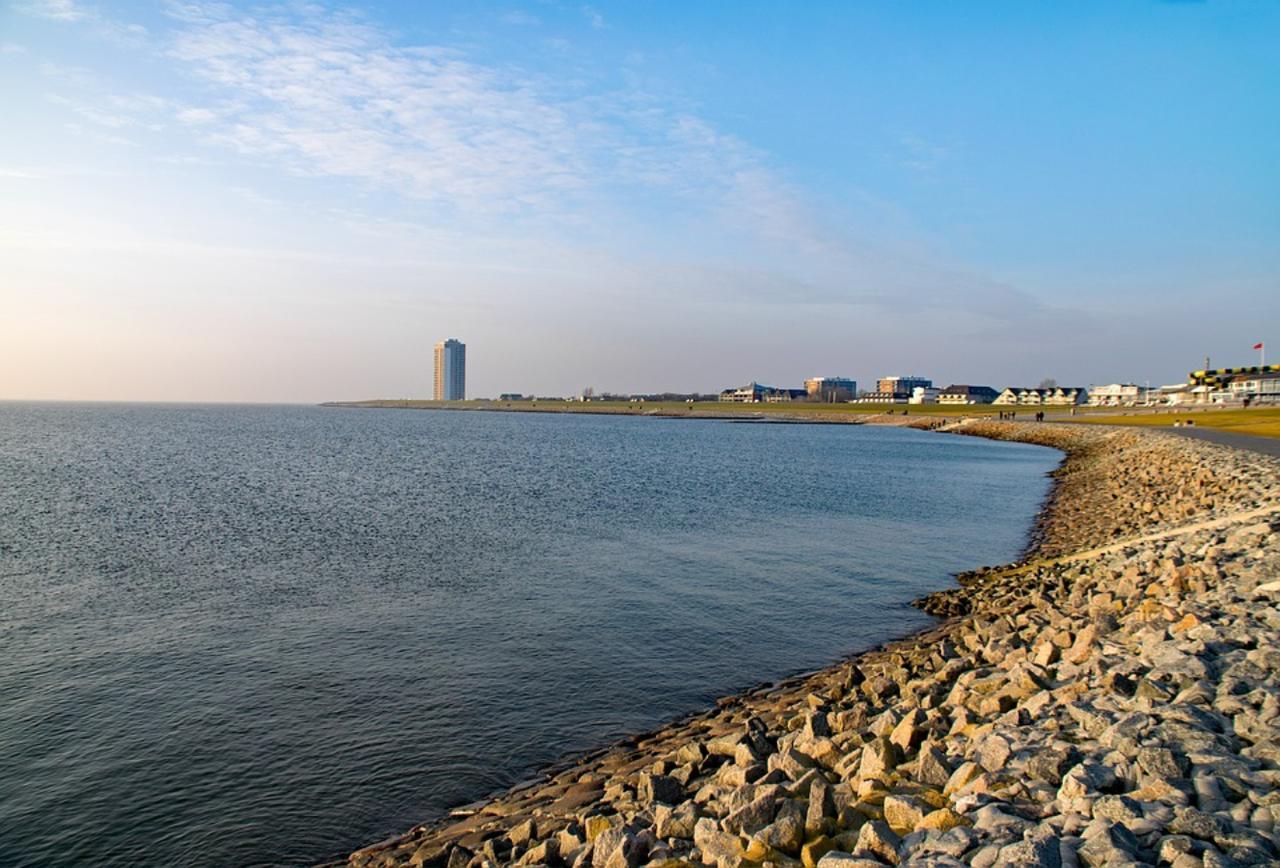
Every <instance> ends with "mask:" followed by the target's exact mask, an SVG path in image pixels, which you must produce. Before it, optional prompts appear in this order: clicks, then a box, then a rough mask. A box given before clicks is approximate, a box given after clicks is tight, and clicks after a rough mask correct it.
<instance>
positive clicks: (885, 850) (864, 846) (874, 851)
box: [854, 820, 902, 864]
mask: <svg viewBox="0 0 1280 868" xmlns="http://www.w3.org/2000/svg"><path fill="white" fill-rule="evenodd" d="M901 843H902V839H901V838H899V837H898V836H897V835H896V834H895V833H894V831H893V830H892V829H890V828H889V825H888V824H887V823H885V822H883V821H882V820H872V821H871V822H870V823H867V824H866V825H864V826H863V827H862V828H861V829H859V830H858V846H857V848H856V849H855V850H854V852H855V853H869V854H871V855H872V856H875V857H876V858H877V859H880V860H882V861H884V862H888V863H890V864H896V863H897V861H898V845H900V844H901Z"/></svg>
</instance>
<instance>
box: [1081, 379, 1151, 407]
mask: <svg viewBox="0 0 1280 868" xmlns="http://www.w3.org/2000/svg"><path fill="white" fill-rule="evenodd" d="M1146 400H1147V390H1146V389H1144V388H1143V387H1142V386H1139V385H1136V384H1134V383H1112V384H1110V385H1108V386H1094V387H1093V388H1091V389H1090V390H1089V405H1090V406H1091V407H1132V406H1134V405H1136V404H1140V403H1143V402H1144V401H1146Z"/></svg>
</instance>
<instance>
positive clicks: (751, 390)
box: [720, 383, 809, 404]
mask: <svg viewBox="0 0 1280 868" xmlns="http://www.w3.org/2000/svg"><path fill="white" fill-rule="evenodd" d="M808 394H809V393H808V392H806V391H805V390H804V389H779V388H777V387H776V386H762V385H761V384H759V383H748V384H747V385H745V386H743V387H742V388H741V389H725V390H724V391H723V392H721V393H720V400H721V401H723V402H725V403H732V404H759V403H761V402H764V403H768V404H776V403H780V402H786V401H803V400H804V399H805V398H807V397H808Z"/></svg>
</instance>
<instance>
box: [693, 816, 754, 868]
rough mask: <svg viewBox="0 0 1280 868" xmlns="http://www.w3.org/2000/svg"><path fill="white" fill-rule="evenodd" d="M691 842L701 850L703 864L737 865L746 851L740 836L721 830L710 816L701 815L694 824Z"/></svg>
mask: <svg viewBox="0 0 1280 868" xmlns="http://www.w3.org/2000/svg"><path fill="white" fill-rule="evenodd" d="M693 843H694V844H696V845H697V847H698V849H699V850H700V851H701V852H702V863H703V864H704V865H725V866H734V865H738V864H739V862H740V861H741V859H742V858H743V856H744V855H745V852H746V848H745V847H744V846H743V844H742V839H741V838H739V837H738V836H737V835H732V834H730V833H728V832H723V831H721V830H720V828H719V827H718V826H717V825H716V821H715V820H713V819H711V818H710V817H703V818H702V819H700V820H698V822H697V824H696V825H695V826H694V829H693Z"/></svg>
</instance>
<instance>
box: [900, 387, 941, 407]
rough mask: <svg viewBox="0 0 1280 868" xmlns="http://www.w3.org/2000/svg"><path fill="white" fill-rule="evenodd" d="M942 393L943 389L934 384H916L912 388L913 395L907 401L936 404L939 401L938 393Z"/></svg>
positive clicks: (910, 402) (909, 402)
mask: <svg viewBox="0 0 1280 868" xmlns="http://www.w3.org/2000/svg"><path fill="white" fill-rule="evenodd" d="M941 393H942V390H941V389H935V388H933V387H932V386H916V387H915V388H914V389H912V390H911V397H910V398H908V399H907V403H908V404H936V403H938V395H940V394H941Z"/></svg>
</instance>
